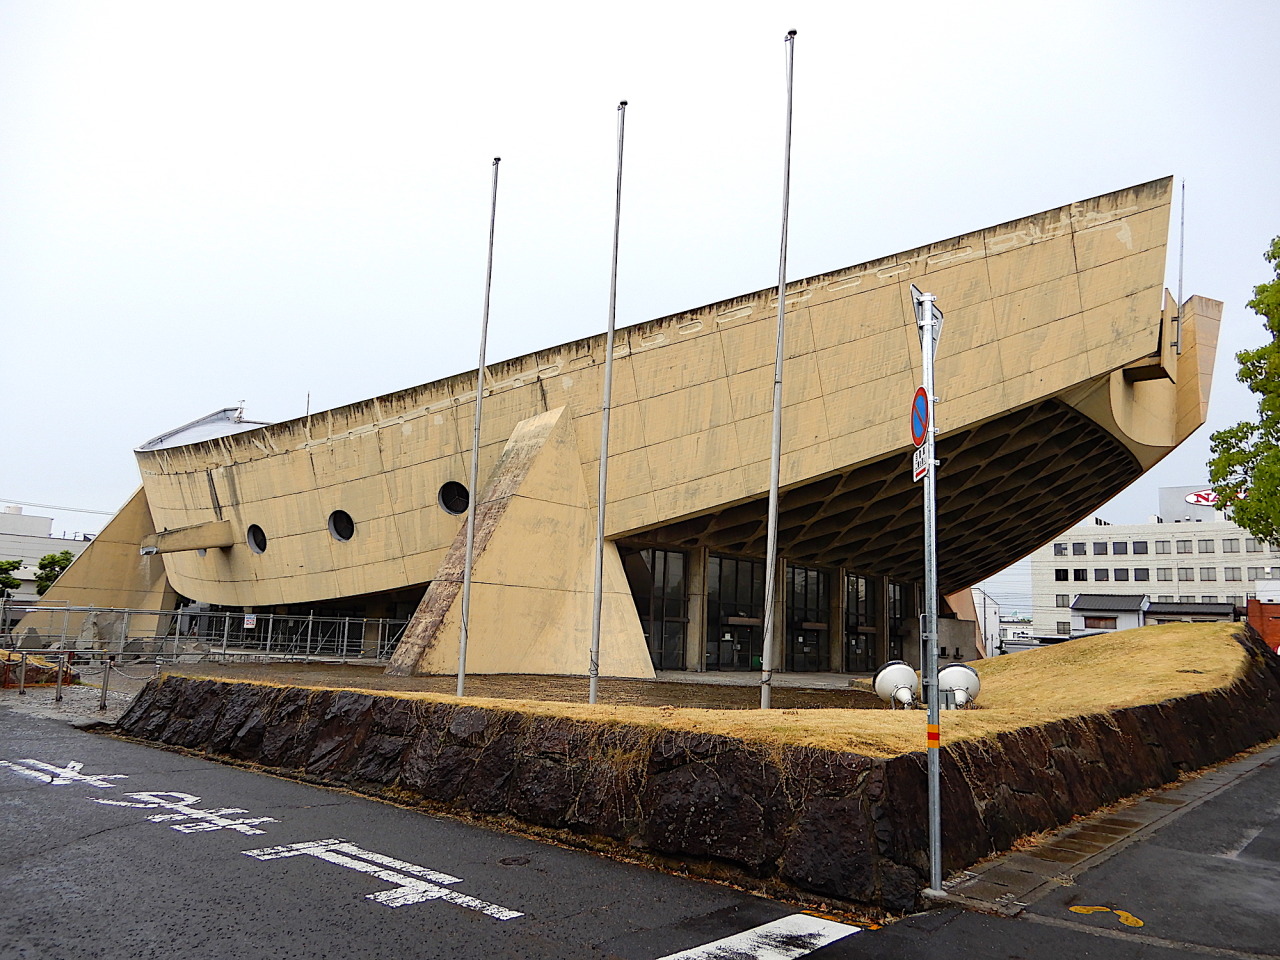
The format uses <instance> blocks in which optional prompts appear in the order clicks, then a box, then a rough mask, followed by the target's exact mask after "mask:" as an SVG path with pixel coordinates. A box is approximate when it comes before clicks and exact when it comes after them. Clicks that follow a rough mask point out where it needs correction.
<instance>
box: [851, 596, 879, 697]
mask: <svg viewBox="0 0 1280 960" xmlns="http://www.w3.org/2000/svg"><path fill="white" fill-rule="evenodd" d="M879 588H880V581H878V580H876V579H874V578H872V577H864V576H860V575H859V574H856V573H850V574H848V575H847V576H846V577H845V604H844V668H845V670H847V671H848V672H849V673H870V672H872V671H873V670H875V669H876V666H877V664H876V647H877V646H878V643H877V641H878V640H879V632H878V625H877V622H878V619H879V604H878V603H876V600H877V598H878V596H879V592H880V590H879Z"/></svg>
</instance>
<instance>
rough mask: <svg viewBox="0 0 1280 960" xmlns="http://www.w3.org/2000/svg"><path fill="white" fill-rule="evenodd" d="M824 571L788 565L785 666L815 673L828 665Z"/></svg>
mask: <svg viewBox="0 0 1280 960" xmlns="http://www.w3.org/2000/svg"><path fill="white" fill-rule="evenodd" d="M827 580H828V577H827V572H826V571H825V570H814V569H812V568H810V567H801V566H794V565H790V564H789V565H788V566H787V607H786V619H787V657H786V665H787V669H788V670H792V671H795V672H797V673H816V672H818V671H822V670H830V669H831V653H830V646H829V644H828V643H827V635H828V632H829V631H828V630H827V617H828V616H829V615H830V609H831V608H830V603H829V600H828V597H827Z"/></svg>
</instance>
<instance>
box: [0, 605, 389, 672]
mask: <svg viewBox="0 0 1280 960" xmlns="http://www.w3.org/2000/svg"><path fill="white" fill-rule="evenodd" d="M8 614H9V631H10V632H8V633H0V642H3V645H4V646H7V647H9V648H11V649H18V650H26V651H29V652H32V653H44V652H46V651H49V650H50V648H56V649H58V650H62V649H66V650H68V651H71V652H73V653H74V655H75V656H76V657H77V658H81V659H84V658H87V659H90V660H104V659H107V658H110V657H114V658H115V659H116V661H117V662H119V663H127V662H150V663H166V662H167V663H173V662H188V663H189V662H196V661H199V660H221V659H237V660H243V659H253V660H267V659H271V660H277V659H279V660H312V659H322V660H333V659H337V660H361V659H363V660H389V659H390V658H391V653H392V651H394V650H395V647H396V644H397V643H399V642H400V637H401V636H402V635H403V634H404V629H405V626H406V625H407V623H408V621H406V620H390V619H378V618H369V617H326V616H316V615H314V614H311V615H306V616H298V615H295V614H277V613H258V614H245V613H239V612H232V611H210V610H195V611H174V610H136V609H120V608H116V607H74V606H66V605H58V604H44V603H38V604H22V605H12V606H10V608H9V610H8ZM19 621H21V627H19Z"/></svg>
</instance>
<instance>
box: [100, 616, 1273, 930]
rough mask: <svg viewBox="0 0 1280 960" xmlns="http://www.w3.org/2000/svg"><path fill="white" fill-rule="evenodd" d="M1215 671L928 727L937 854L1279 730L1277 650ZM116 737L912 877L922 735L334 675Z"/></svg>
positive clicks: (727, 862) (789, 863)
mask: <svg viewBox="0 0 1280 960" xmlns="http://www.w3.org/2000/svg"><path fill="white" fill-rule="evenodd" d="M1241 643H1242V645H1243V646H1244V647H1245V650H1246V655H1247V668H1246V670H1245V673H1244V676H1243V677H1242V678H1241V679H1240V680H1238V681H1237V682H1236V683H1234V684H1233V685H1232V686H1231V687H1229V688H1226V689H1222V690H1218V691H1214V692H1211V693H1207V694H1197V695H1192V696H1187V697H1182V698H1179V699H1176V700H1169V701H1165V702H1163V703H1159V704H1153V705H1149V706H1141V707H1130V708H1125V709H1122V710H1117V711H1114V712H1111V713H1107V714H1095V715H1092V716H1086V717H1076V718H1072V719H1069V720H1060V721H1055V722H1052V723H1048V724H1045V725H1044V726H1041V727H1035V728H1027V729H1022V730H1018V731H1015V732H1012V733H1005V734H1000V735H997V736H994V737H991V738H989V739H983V740H973V741H967V742H961V743H955V744H950V745H948V746H947V747H946V748H945V749H944V750H943V752H942V777H943V798H942V799H943V822H944V824H945V829H946V836H947V842H946V844H945V845H944V856H945V860H946V863H945V867H946V870H947V871H952V870H956V869H959V868H961V867H964V866H967V865H968V864H971V863H973V862H974V861H976V860H979V859H981V858H982V857H985V856H987V855H989V854H991V853H994V852H997V851H1000V850H1004V849H1007V848H1008V847H1009V846H1010V845H1011V844H1012V843H1013V842H1014V841H1015V840H1017V839H1018V838H1019V837H1021V836H1024V835H1026V834H1028V833H1032V832H1035V831H1039V830H1044V829H1048V828H1051V827H1055V826H1058V825H1060V824H1062V823H1065V822H1066V821H1068V820H1069V819H1070V818H1071V817H1072V816H1074V815H1075V814H1078V813H1084V812H1087V811H1090V810H1093V809H1095V808H1097V807H1099V806H1102V805H1105V804H1107V803H1111V802H1113V801H1115V800H1118V799H1120V798H1122V797H1125V796H1127V795H1129V794H1132V793H1135V792H1137V791H1140V790H1143V789H1146V788H1149V787H1156V786H1159V785H1161V784H1165V783H1168V782H1170V781H1172V780H1174V779H1176V778H1177V776H1178V775H1179V773H1181V772H1183V771H1189V770H1195V769H1198V768H1200V767H1203V766H1206V765H1208V764H1211V763H1214V762H1216V761H1219V760H1223V759H1225V758H1227V757H1229V756H1231V755H1232V754H1234V753H1237V752H1239V751H1240V750H1243V749H1246V748H1248V747H1250V746H1252V745H1254V744H1256V743H1258V742H1260V741H1263V740H1266V739H1269V738H1271V737H1274V736H1275V735H1276V734H1277V733H1280V658H1277V657H1276V656H1275V655H1274V654H1273V653H1271V651H1270V650H1269V649H1267V648H1266V647H1265V646H1264V645H1263V644H1262V643H1261V642H1260V641H1259V640H1258V638H1257V637H1256V635H1252V634H1250V635H1248V636H1245V637H1243V638H1242V639H1241ZM120 729H121V730H122V731H123V732H124V733H126V734H127V735H129V736H133V737H137V738H139V739H144V740H151V741H156V742H160V743H166V744H171V745H174V746H178V747H183V748H186V749H190V750H194V751H200V752H202V753H205V754H208V755H213V756H221V757H228V758H233V759H237V760H244V761H251V762H254V763H259V764H262V765H264V766H266V767H270V768H272V769H274V770H276V771H277V772H280V773H283V774H286V775H295V776H306V777H314V778H318V779H321V780H324V781H327V782H329V783H333V784H335V785H340V786H343V787H347V788H350V789H354V790H357V791H360V792H363V793H368V794H372V795H375V796H377V795H382V796H387V797H393V798H394V799H396V800H398V801H401V802H403V801H405V800H413V799H415V798H418V799H421V800H424V801H430V802H433V803H437V804H443V805H445V806H447V807H451V808H453V809H457V810H460V811H470V812H474V813H479V814H498V815H505V816H510V817H514V818H516V819H518V820H520V821H523V822H524V823H527V824H532V825H536V826H538V827H542V828H552V829H558V830H563V831H565V835H566V837H567V838H570V839H571V838H572V837H573V836H574V835H577V836H579V837H590V838H594V839H595V840H597V841H601V840H603V841H616V842H617V843H618V844H619V845H626V847H627V848H629V849H632V850H634V849H640V850H644V851H648V852H650V853H653V854H657V855H660V856H666V857H671V858H676V859H679V860H681V861H683V862H685V863H686V864H687V865H688V867H689V869H690V870H691V871H692V872H695V873H706V874H714V875H716V876H724V875H725V874H726V872H730V873H732V872H734V871H737V872H738V873H739V874H740V875H746V876H749V877H755V878H768V879H769V880H771V881H773V882H781V883H784V884H788V885H791V886H793V887H795V888H797V889H799V890H802V891H806V892H808V893H816V894H821V895H823V896H826V897H835V898H839V899H843V900H848V901H855V902H858V903H864V904H876V905H880V906H883V907H885V908H887V909H890V910H909V909H911V908H912V907H914V906H915V904H916V900H917V896H918V891H919V889H920V888H921V887H922V886H923V884H924V881H925V878H926V876H927V849H928V848H927V839H926V829H927V828H926V820H925V811H926V784H925V760H924V755H923V754H922V753H914V754H908V755H905V756H901V757H895V758H892V759H887V760H886V759H879V758H873V757H864V756H858V755H854V754H847V753H837V752H833V751H826V750H818V749H812V748H802V747H768V746H763V745H757V744H751V743H746V742H743V741H740V740H736V739H733V738H730V737H723V736H712V735H707V734H700V733H689V732H681V731H672V730H661V729H657V728H646V727H640V726H634V725H625V724H604V723H586V722H582V721H573V720H566V719H560V718H553V717H533V716H528V715H524V714H519V713H516V712H514V711H507V710H501V709H494V708H489V707H477V706H470V705H465V704H457V703H429V702H424V701H415V700H404V699H399V698H396V697H394V696H383V695H377V694H367V693H359V692H355V691H344V690H311V689H301V688H290V687H285V688H281V687H269V686H262V685H256V684H249V683H229V682H223V681H216V680H198V679H188V678H182V677H167V678H160V679H158V680H155V681H152V682H151V683H150V684H149V685H148V686H147V687H146V688H145V689H144V690H143V691H142V692H141V693H140V694H139V696H138V699H137V700H136V701H135V702H134V704H133V706H132V708H131V709H130V710H129V711H128V713H126V714H125V716H124V717H123V718H122V719H121V721H120Z"/></svg>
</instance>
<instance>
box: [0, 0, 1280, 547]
mask: <svg viewBox="0 0 1280 960" xmlns="http://www.w3.org/2000/svg"><path fill="white" fill-rule="evenodd" d="M790 28H795V29H797V30H798V31H799V36H798V38H797V47H796V79H795V91H796V108H795V133H794V153H793V158H794V159H793V194H792V207H791V211H792V212H791V256H790V270H789V276H790V277H791V278H792V279H796V278H801V277H804V276H808V275H812V274H815V273H819V272H822V271H825V270H830V269H834V268H838V267H843V266H848V265H851V264H855V263H859V262H861V261H864V260H868V259H872V258H875V257H879V256H884V255H888V254H891V253H894V252H897V251H900V250H905V249H909V248H911V247H914V246H918V245H920V244H924V243H928V242H932V241H935V240H941V239H945V238H947V237H950V236H954V235H956V234H959V233H962V232H965V231H969V230H973V229H977V228H981V227H984V226H989V225H992V224H996V223H999V222H1001V221H1004V220H1008V219H1012V218H1015V217H1020V216H1024V215H1028V214H1031V213H1035V212H1038V211H1040V210H1044V209H1047V208H1051V207H1055V206H1059V205H1061V204H1064V203H1069V202H1071V201H1074V200H1080V199H1084V198H1086V197H1090V196H1094V195H1096V194H1100V193H1105V192H1108V191H1111V190H1115V189H1118V188H1121V187H1125V186H1129V185H1132V184H1136V183H1140V182H1143V181H1146V180H1151V179H1153V178H1156V177H1160V176H1165V175H1169V174H1172V175H1174V176H1176V177H1178V178H1185V180H1186V183H1187V214H1186V221H1187V234H1186V274H1185V282H1184V289H1185V292H1186V294H1187V295H1190V294H1194V293H1199V294H1203V295H1206V296H1210V297H1214V298H1216V299H1220V300H1223V301H1225V302H1226V311H1225V317H1224V323H1223V329H1222V338H1221V343H1220V348H1219V361H1218V367H1217V373H1216V378H1215V383H1214V398H1213V403H1212V406H1211V408H1210V426H1209V427H1208V428H1205V429H1203V430H1202V431H1201V432H1199V433H1197V434H1196V435H1195V436H1194V437H1192V439H1191V440H1189V441H1188V442H1187V443H1186V444H1185V445H1184V446H1183V448H1182V449H1180V450H1179V451H1178V452H1177V453H1175V454H1173V455H1172V456H1170V457H1169V458H1168V459H1167V460H1166V461H1165V463H1163V464H1161V465H1160V466H1159V467H1157V468H1156V469H1155V470H1153V471H1152V472H1151V473H1150V474H1148V475H1147V477H1145V478H1144V479H1142V480H1141V481H1139V482H1138V483H1137V484H1135V485H1134V486H1133V487H1131V488H1130V489H1129V490H1128V491H1126V492H1125V493H1124V494H1122V495H1121V496H1120V497H1118V498H1117V499H1116V500H1115V501H1113V502H1112V503H1111V504H1109V505H1108V506H1106V507H1104V508H1102V509H1101V510H1100V511H1099V514H1100V515H1102V516H1104V517H1107V518H1108V519H1112V520H1114V521H1117V522H1121V521H1137V520H1142V519H1145V518H1146V516H1147V515H1148V514H1150V513H1152V512H1153V511H1154V510H1155V509H1156V497H1155V490H1156V488H1157V487H1158V486H1162V485H1175V484H1184V483H1199V482H1202V481H1203V480H1204V478H1205V470H1204V466H1203V465H1204V461H1205V459H1206V457H1207V450H1208V433H1209V432H1210V430H1211V429H1214V428H1217V427H1221V426H1224V425H1226V424H1228V423H1231V422H1234V421H1236V420H1238V419H1240V418H1241V417H1242V416H1245V415H1249V414H1250V413H1251V412H1252V409H1253V403H1252V400H1251V399H1250V396H1249V394H1248V393H1247V391H1245V390H1244V388H1243V387H1241V386H1239V384H1237V383H1236V381H1235V369H1236V365H1235V362H1234V360H1233V354H1234V353H1235V351H1236V350H1239V349H1241V348H1243V347H1245V346H1250V345H1254V344H1256V343H1258V342H1260V340H1261V338H1262V326H1261V323H1260V321H1259V320H1258V319H1257V318H1256V317H1255V316H1254V315H1253V314H1252V313H1251V312H1250V311H1248V310H1246V309H1245V307H1244V302H1245V301H1246V300H1247V299H1248V298H1249V296H1250V292H1251V289H1252V287H1253V285H1254V284H1256V283H1259V282H1261V281H1263V280H1265V279H1267V278H1268V276H1269V274H1268V270H1267V267H1266V265H1265V264H1264V262H1263V261H1262V259H1261V254H1262V252H1263V250H1264V249H1265V247H1266V245H1267V243H1268V242H1269V241H1270V239H1271V237H1272V236H1274V235H1276V234H1277V233H1280V189H1278V188H1277V176H1276V174H1277V156H1278V154H1280V151H1278V150H1277V147H1278V146H1280V144H1278V143H1277V130H1280V123H1277V120H1278V119H1280V117H1278V116H1277V114H1278V112H1280V110H1278V108H1277V106H1276V100H1275V95H1274V91H1275V76H1276V74H1275V71H1276V63H1277V59H1278V58H1277V53H1278V52H1280V4H1277V3H1275V2H1273V0H1253V2H1250V0H1217V2H1214V3H1198V2H1186V0H1161V2H1145V0H1127V2H1117V0H1109V2H1090V0H1082V2H1073V3H1070V4H1066V3H1041V4H1031V3H1026V2H1025V0H1024V2H1017V3H982V2H978V3H971V4H965V5H957V4H952V3H946V4H943V3H933V2H918V3H913V4H878V5H873V4H851V3H848V2H831V3H828V2H803V0H801V2H795V3H791V4H785V5H783V4H777V3H751V2H741V0H737V2H732V3H729V2H703V3H679V4H677V3H670V2H650V3H645V4H636V5H605V4H598V3H595V4H585V3H583V4H575V3H556V2H547V3H542V4H528V3H519V4H517V3H505V2H491V3H486V4H467V5H456V4H455V5H449V6H447V7H446V6H445V5H443V4H438V5H437V4H422V3H386V2H382V3H380V2H363V3H360V4H340V3H323V2H319V3H317V2H308V3H288V2H271V0H255V2H234V0H231V2H225V0H224V2H220V3H217V4H208V3H205V4H195V3H189V2H181V0H163V2H154V3H148V2H136V0H113V2H111V3H102V2H82V3H76V2H66V0H0V205H2V209H3V220H2V222H0V334H2V336H0V383H3V386H4V396H5V399H6V401H7V402H6V405H5V406H6V414H5V418H4V421H3V422H4V427H3V437H4V441H3V445H2V446H0V451H2V452H0V504H4V503H12V502H14V501H27V502H34V503H45V504H58V505H66V506H72V507H90V508H98V509H102V510H114V509H115V508H116V507H118V506H120V505H121V504H122V503H123V502H124V501H125V500H126V499H127V498H128V496H129V495H130V494H131V493H132V491H133V490H134V489H135V487H136V486H137V485H138V483H139V478H138V473H137V468H136V465H135V463H134V460H133V456H132V452H131V451H132V448H133V447H134V446H136V445H138V444H140V443H142V442H143V441H145V440H147V439H149V438H150V437H152V436H154V435H156V434H159V433H162V432H164V431H165V430H168V429H170V428H172V427H174V426H177V425H179V424H181V423H184V422H186V421H188V420H191V419H194V418H196V417H198V416H201V415H203V414H206V413H209V412H211V411H213V410H215V409H218V408H220V407H223V406H228V405H234V404H236V403H238V402H239V401H242V400H243V401H244V402H245V405H246V411H247V416H248V417H250V418H251V419H257V420H270V421H275V420H284V419H288V418H291V417H295V416H299V415H301V414H302V413H303V412H304V410H305V407H306V403H307V394H308V392H310V395H311V407H312V409H313V410H316V409H324V408H327V407H332V406H336V405H339V404H342V403H347V402H351V401H355V400H361V399H364V398H367V397H371V396H375V395H377V394H381V393H386V392H389V391H393V390H397V389H400V388H403V387H407V386H411V385H414V384H418V383H425V382H429V381H431V380H435V379H438V378H441V377H444V376H448V375H450V374H453V373H457V372H460V371H463V370H467V369H470V368H472V367H473V366H474V363H475V355H476V348H477V343H478V321H479V317H480V311H481V305H482V301H483V278H484V265H485V241H486V238H487V231H488V204H489V185H490V173H491V168H490V163H491V160H492V158H493V157H494V156H501V157H502V158H503V163H502V168H501V186H500V197H499V209H498V230H497V253H496V263H495V269H494V288H493V306H492V319H491V328H490V340H489V346H490V352H489V357H490V359H491V360H493V361H496V360H499V359H503V358H506V357H512V356H517V355H520V354H523V353H526V352H529V351H531V350H533V349H535V348H538V347H544V346H549V345H552V344H557V343H561V342H564V341H567V340H571V339H575V338H578V337H584V336H589V335H591V334H595V333H599V332H602V331H603V329H604V327H605V322H606V310H607V297H608V283H609V253H610V237H611V230H612V216H613V182H614V150H615V130H616V128H615V123H616V111H615V105H616V104H617V101H618V100H620V99H623V98H626V99H627V100H629V101H630V107H629V110H628V115H627V158H626V163H627V168H626V178H625V186H624V199H623V237H622V252H621V262H620V286H619V322H620V323H635V322H640V321H643V320H647V319H651V318H654V317H658V316H662V315H665V314H669V313H674V312H677V311H680V310H683V309H687V308H691V307H696V306H699V305H701V304H705V303H709V302H713V301H715V300H719V299H722V298H726V297H730V296H734V295H737V294H740V293H745V292H748V291H752V290H756V289H760V288H762V287H767V286H769V285H771V284H772V283H773V282H775V279H776V271H777V265H776V264H777V243H778V215H779V211H780V196H781V160H782V110H783V102H784V101H783V96H784V75H785V74H784V45H783V42H782V41H783V36H784V35H785V33H786V31H787V30H788V29H790ZM1174 230H1175V231H1176V211H1175V226H1174ZM1172 239H1173V242H1172V243H1171V247H1170V252H1171V255H1170V261H1169V271H1168V275H1167V283H1168V286H1169V287H1170V288H1171V289H1174V288H1176V285H1177V272H1176V269H1177V256H1176V253H1177V244H1176V233H1175V236H1174V237H1173V238H1172ZM943 307H944V309H945V305H943ZM940 374H941V372H940ZM907 402H908V398H904V410H905V409H906V404H907ZM904 416H905V414H904ZM27 512H29V513H41V514H44V515H52V516H54V517H55V526H54V529H55V532H61V531H64V530H65V531H67V532H71V531H94V530H97V529H99V528H100V527H101V526H102V524H103V523H104V522H105V520H106V518H105V517H101V516H94V515H83V514H73V513H67V512H63V511H48V510H39V509H36V508H30V507H29V508H27Z"/></svg>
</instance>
